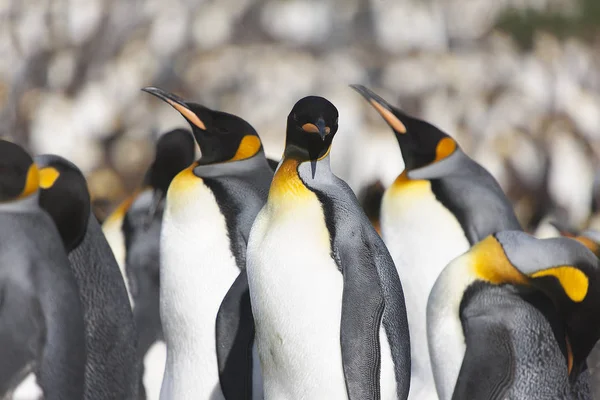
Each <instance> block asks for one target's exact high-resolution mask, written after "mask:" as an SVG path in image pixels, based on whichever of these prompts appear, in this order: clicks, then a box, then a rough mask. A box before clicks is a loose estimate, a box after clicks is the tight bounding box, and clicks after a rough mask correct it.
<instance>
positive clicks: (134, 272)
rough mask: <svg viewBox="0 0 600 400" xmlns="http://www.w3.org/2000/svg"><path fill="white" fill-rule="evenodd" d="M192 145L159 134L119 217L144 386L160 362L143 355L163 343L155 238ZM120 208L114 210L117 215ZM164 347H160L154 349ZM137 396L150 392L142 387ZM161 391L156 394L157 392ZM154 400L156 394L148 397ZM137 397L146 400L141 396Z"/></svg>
mask: <svg viewBox="0 0 600 400" xmlns="http://www.w3.org/2000/svg"><path fill="white" fill-rule="evenodd" d="M194 150H195V143H194V138H193V136H192V133H191V132H190V131H189V130H187V129H175V130H172V131H169V132H166V133H164V134H163V135H161V137H160V138H159V139H158V140H157V142H156V150H155V157H154V161H153V162H152V164H151V165H150V167H149V168H148V171H147V172H146V175H145V177H144V180H143V183H142V185H141V189H140V190H139V191H137V194H136V196H135V199H133V201H131V204H130V206H129V207H128V208H127V210H126V211H125V212H124V216H123V218H122V219H121V221H122V223H121V225H120V233H121V240H123V241H124V245H125V271H126V273H127V281H128V282H129V288H130V292H131V296H132V299H133V318H134V321H135V326H136V328H137V333H138V336H137V338H138V359H139V360H140V363H141V364H142V366H143V368H142V374H141V375H143V376H144V379H143V380H144V381H147V378H146V376H147V377H148V378H150V377H152V376H162V375H163V373H164V362H161V361H160V360H158V359H156V360H155V359H154V357H151V354H152V353H150V354H148V357H149V358H148V359H146V358H145V357H146V355H147V353H148V351H149V349H150V347H151V346H152V345H153V344H154V343H155V342H156V341H158V340H162V339H163V333H162V326H161V323H160V310H159V294H160V279H159V278H160V232H161V226H162V219H163V214H164V207H165V201H164V199H165V197H166V194H167V190H168V188H169V185H170V183H171V181H172V180H173V178H174V177H175V175H177V174H178V173H179V172H181V171H182V170H183V169H185V168H187V167H188V166H190V165H191V164H192V162H194ZM118 210H119V208H117V211H116V212H119V211H118ZM161 346H163V344H162V343H160V344H159V347H161ZM147 383H148V386H149V387H147V388H144V385H143V384H141V385H140V391H144V392H145V391H146V390H150V391H152V388H151V387H150V386H154V385H153V384H151V382H147ZM159 390H160V388H158V391H159ZM149 395H150V396H152V397H151V398H157V397H158V392H157V393H156V394H154V393H151V394H149ZM140 397H142V398H145V397H146V396H145V393H141V394H140Z"/></svg>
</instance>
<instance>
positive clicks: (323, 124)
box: [315, 118, 327, 141]
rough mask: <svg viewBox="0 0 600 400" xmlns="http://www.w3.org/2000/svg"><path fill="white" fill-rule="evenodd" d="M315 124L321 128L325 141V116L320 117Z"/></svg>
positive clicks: (320, 134)
mask: <svg viewBox="0 0 600 400" xmlns="http://www.w3.org/2000/svg"><path fill="white" fill-rule="evenodd" d="M315 125H316V127H317V129H318V130H319V136H320V137H321V140H322V141H325V136H327V127H326V126H325V120H324V119H323V118H319V119H318V120H317V123H316V124H315Z"/></svg>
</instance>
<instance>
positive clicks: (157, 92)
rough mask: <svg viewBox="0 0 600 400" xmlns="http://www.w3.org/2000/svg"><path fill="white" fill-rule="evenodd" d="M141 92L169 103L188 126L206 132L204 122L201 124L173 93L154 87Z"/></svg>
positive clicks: (185, 104)
mask: <svg viewBox="0 0 600 400" xmlns="http://www.w3.org/2000/svg"><path fill="white" fill-rule="evenodd" d="M142 91H144V92H146V93H150V94H152V95H154V96H156V97H158V98H159V99H161V100H162V101H164V102H166V103H169V104H170V105H171V107H173V108H174V109H176V110H177V111H179V113H180V114H181V115H182V116H183V117H184V118H185V119H186V120H187V121H188V122H189V123H190V124H192V125H194V126H196V127H198V128H200V129H202V130H206V125H204V122H202V120H200V118H198V116H197V115H196V114H195V113H194V112H193V111H192V110H190V108H189V106H188V105H187V103H186V102H185V101H184V100H183V99H182V98H181V97H179V96H177V95H175V94H173V93H169V92H166V91H164V90H162V89H159V88H157V87H154V86H147V87H145V88H143V89H142Z"/></svg>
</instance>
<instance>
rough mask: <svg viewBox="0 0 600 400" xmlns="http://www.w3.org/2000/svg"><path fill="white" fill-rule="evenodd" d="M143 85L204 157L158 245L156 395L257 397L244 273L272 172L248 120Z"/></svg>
mask: <svg viewBox="0 0 600 400" xmlns="http://www.w3.org/2000/svg"><path fill="white" fill-rule="evenodd" d="M143 90H144V91H146V92H148V93H151V94H153V95H155V96H157V97H159V98H160V99H162V100H163V101H165V102H167V103H169V104H170V105H171V106H172V107H173V108H175V109H176V110H177V111H179V112H180V113H181V115H182V116H183V117H184V118H185V119H186V120H187V121H188V123H189V124H190V126H191V128H192V132H193V134H194V138H195V139H196V142H197V143H198V145H199V146H200V151H201V153H202V157H201V158H200V159H199V160H198V161H197V162H195V163H193V164H192V165H191V166H190V167H189V168H187V169H186V170H184V171H182V172H181V173H179V174H178V175H177V176H176V177H175V179H173V182H172V183H171V185H170V187H169V190H168V192H167V200H166V208H165V214H164V218H163V226H162V232H161V243H160V256H161V269H160V285H161V287H160V294H161V296H160V315H161V320H162V324H163V331H164V336H165V341H166V343H167V365H166V367H165V376H164V379H163V385H162V388H161V399H163V400H164V399H177V400H179V399H190V398H194V399H195V398H211V399H219V398H228V399H233V398H236V399H237V398H253V399H256V398H262V388H261V387H260V384H259V383H260V379H258V378H259V377H260V374H258V373H257V372H258V371H257V369H258V366H257V364H258V363H257V362H256V360H254V362H255V363H254V365H253V358H254V357H253V356H252V346H253V341H254V328H253V319H252V311H251V308H250V299H249V295H248V283H247V279H246V275H245V271H244V269H245V265H246V243H247V242H248V235H249V232H250V227H251V225H252V222H253V221H254V218H255V216H256V214H257V213H258V211H259V210H260V208H261V207H262V206H263V204H264V202H265V201H266V198H267V193H268V190H269V184H270V182H271V179H272V176H273V170H272V169H271V168H270V167H269V163H268V162H267V159H266V157H265V154H264V150H263V147H262V143H261V141H260V138H259V137H258V134H257V133H256V131H255V130H254V128H253V127H252V126H251V125H250V124H249V123H248V122H246V121H244V120H243V119H241V118H239V117H237V116H235V115H232V114H227V113H224V112H219V111H214V110H210V109H208V108H206V107H204V106H201V105H199V104H195V103H191V102H186V101H184V100H182V99H180V98H179V97H177V96H175V95H173V94H171V93H167V92H165V91H163V90H160V89H157V88H145V89H143ZM253 375H254V376H255V377H256V378H257V379H256V380H255V381H253Z"/></svg>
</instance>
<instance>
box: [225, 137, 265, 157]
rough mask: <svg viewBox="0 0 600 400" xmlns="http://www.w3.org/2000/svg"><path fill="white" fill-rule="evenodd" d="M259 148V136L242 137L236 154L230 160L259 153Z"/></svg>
mask: <svg viewBox="0 0 600 400" xmlns="http://www.w3.org/2000/svg"><path fill="white" fill-rule="evenodd" d="M258 150H260V139H259V138H258V136H255V135H246V136H244V137H243V138H242V140H241V142H240V145H239V146H238V149H237V151H236V152H235V155H234V156H233V158H231V159H230V160H229V161H238V160H245V159H247V158H250V157H252V156H253V155H255V154H256V153H258Z"/></svg>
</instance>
